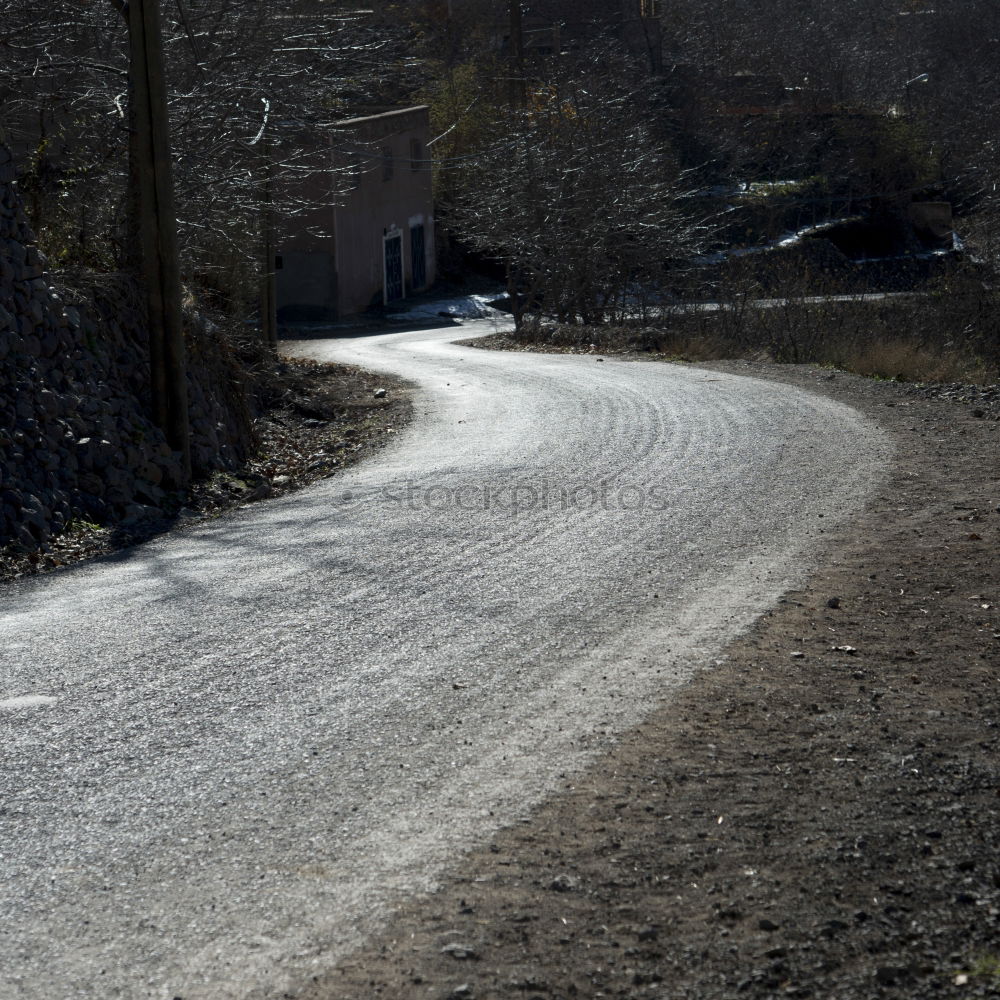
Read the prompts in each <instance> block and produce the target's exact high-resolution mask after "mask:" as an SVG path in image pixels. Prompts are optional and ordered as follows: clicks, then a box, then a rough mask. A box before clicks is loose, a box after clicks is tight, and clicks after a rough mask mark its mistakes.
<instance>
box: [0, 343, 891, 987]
mask: <svg viewBox="0 0 1000 1000" xmlns="http://www.w3.org/2000/svg"><path fill="white" fill-rule="evenodd" d="M470 326H472V325H471V324H468V325H467V326H466V328H465V329H463V330H458V331H456V330H455V329H454V328H451V329H447V330H437V331H421V332H414V333H406V334H393V335H386V336H373V337H367V338H363V339H361V338H359V339H354V340H341V341H310V342H305V343H301V344H298V345H292V347H293V349H295V350H297V351H299V352H300V353H303V354H308V355H310V356H312V357H318V358H330V359H333V358H336V359H339V360H345V361H351V362H354V363H359V364H364V365H367V366H368V367H371V368H375V369H377V370H385V371H391V372H394V373H397V374H400V375H403V376H405V377H407V378H409V379H411V380H412V381H413V382H414V383H415V384H416V385H417V386H418V387H419V388H418V392H417V395H416V419H415V421H414V423H413V424H412V425H411V426H410V427H409V428H408V429H407V430H405V431H404V432H402V433H400V434H399V436H398V438H397V440H396V442H395V443H394V444H393V445H392V446H391V447H390V448H388V449H387V450H386V451H385V452H383V453H382V454H381V455H380V456H379V457H378V458H376V459H375V460H372V461H370V462H368V463H366V464H364V465H362V466H360V467H358V468H357V469H355V470H354V471H352V472H350V473H348V474H345V475H341V476H338V477H337V478H335V479H333V480H330V481H328V482H326V483H324V484H322V485H319V486H317V487H315V488H312V489H310V490H308V491H307V492H304V493H300V494H298V495H295V496H293V497H289V498H286V499H283V500H279V501H274V502H269V503H263V504H256V505H253V506H252V507H250V508H247V509H246V510H244V511H241V512H239V513H237V514H236V515H235V516H230V517H225V518H222V519H219V520H218V521H215V522H212V523H208V524H205V525H203V526H201V527H198V528H195V529H193V530H187V531H184V532H180V533H177V534H175V535H173V536H171V537H166V538H163V539H161V540H158V541H156V542H154V543H151V544H148V545H145V546H143V547H141V548H139V549H136V550H134V551H133V552H131V553H128V554H127V555H126V556H125V557H123V558H119V559H115V560H112V561H109V562H106V563H101V564H96V565H90V566H84V567H80V568H77V569H73V570H70V571H66V572H61V573H57V574H54V575H52V576H50V577H48V578H41V579H37V580H33V581H30V582H27V583H24V584H20V585H15V586H12V587H8V588H6V589H5V590H4V591H0V866H2V867H0V871H2V879H0V997H2V998H4V1000H13V998H22V997H23V998H30V1000H43V998H44V1000H62V998H70V997H73V998H77V997H81V998H82V997H87V998H91V997H92V998H95V1000H96V998H100V1000H109V998H118V997H120V998H127V1000H136V998H142V997H155V998H158V1000H159V998H166V1000H170V998H174V997H181V998H183V1000H227V998H241V1000H244V998H247V997H254V998H257V997H274V996H279V995H280V993H281V991H282V990H283V989H286V988H287V989H291V988H294V986H295V984H296V983H301V982H303V981H304V980H305V979H307V978H308V977H309V976H310V975H311V974H312V972H314V971H315V970H317V969H322V968H325V967H327V966H328V965H329V964H331V963H332V962H333V961H334V960H335V959H336V958H337V957H338V956H340V955H343V954H344V953H346V951H348V950H349V949H350V948H351V947H353V946H354V945H356V944H357V943H359V942H360V940H362V939H363V936H364V934H365V932H366V929H367V928H370V927H372V926H374V925H375V924H377V922H378V921H379V919H380V918H381V917H382V916H383V915H384V913H385V912H386V907H387V906H391V903H392V901H393V899H395V898H399V897H400V895H405V894H409V893H412V892H415V891H419V890H422V889H426V888H428V887H431V886H432V885H433V883H434V879H435V877H436V873H438V872H440V871H441V869H442V866H443V865H446V864H447V862H448V861H449V859H451V858H454V857H455V856H456V855H457V853H458V852H460V851H461V850H462V849H463V848H464V847H466V846H467V845H469V844H472V843H475V842H480V841H482V840H483V839H484V838H485V837H488V835H489V832H490V831H491V830H492V829H494V828H495V827H496V826H497V825H499V824H501V823H510V822H516V821H517V820H518V818H519V817H521V816H523V815H524V814H525V813H526V811H527V810H528V809H529V808H530V807H531V805H532V804H533V803H535V802H537V801H539V800H540V799H541V798H543V797H544V796H545V795H546V794H548V793H550V792H551V791H552V790H553V789H557V788H558V787H559V786H560V785H561V784H565V783H566V782H567V781H568V780H570V779H569V777H568V776H569V775H570V774H571V772H572V771H574V770H577V769H579V768H580V767H582V766H583V765H585V764H586V762H587V760H588V759H589V757H590V756H591V755H592V754H593V753H594V752H596V751H597V750H599V749H600V748H601V747H602V746H604V745H606V742H607V741H608V740H610V739H612V738H613V734H614V733H615V732H616V731H620V730H621V729H622V728H624V727H627V726H629V725H631V724H633V723H635V722H637V721H638V720H639V719H641V718H642V716H643V713H644V711H645V710H646V708H647V707H649V706H650V705H652V704H653V702H654V701H655V700H656V699H658V698H661V697H663V696H668V695H669V691H670V688H671V686H673V685H676V684H678V683H679V682H681V681H682V680H683V679H684V678H685V677H687V676H689V675H690V673H691V672H692V671H693V670H696V669H698V668H701V667H704V666H706V665H709V666H710V665H711V663H712V660H713V657H715V656H717V655H718V651H719V650H720V649H721V648H722V646H723V645H724V644H725V642H726V641H727V640H728V639H729V638H730V637H731V636H732V635H734V634H735V633H736V632H737V631H738V630H739V629H740V628H741V627H742V626H744V625H745V624H746V623H748V622H749V621H751V620H753V618H754V617H756V616H757V615H758V614H759V613H761V612H762V611H763V610H764V609H766V608H767V607H768V606H769V605H770V604H772V603H773V601H774V600H775V598H776V597H777V596H778V594H779V593H780V592H781V591H782V590H783V589H784V588H786V587H787V586H789V585H790V584H792V583H794V582H795V581H796V580H798V579H800V578H801V577H802V575H803V574H804V573H805V572H806V571H807V569H808V567H809V565H810V564H811V561H813V560H814V559H815V558H816V557H817V553H818V552H820V551H821V550H822V547H823V545H824V539H825V537H826V534H827V533H829V532H830V531H831V530H832V529H833V528H834V527H835V526H836V525H837V524H838V522H839V521H840V519H842V518H846V517H850V515H851V512H852V511H854V510H856V509H858V507H859V505H861V504H863V503H864V502H865V500H866V498H867V497H868V496H869V494H870V492H871V490H872V489H873V488H874V487H875V485H876V483H877V482H878V479H879V476H880V472H881V470H882V468H884V466H885V464H886V461H887V459H888V457H889V456H888V451H889V448H888V445H887V444H886V442H885V440H884V438H883V437H882V435H881V434H880V432H879V431H878V429H877V428H876V427H874V426H873V425H871V424H870V423H869V422H868V421H866V420H865V419H863V418H862V417H861V416H859V415H858V414H857V413H856V412H854V411H852V410H850V409H848V408H846V407H844V406H842V405H840V404H837V403H835V402H832V401H830V400H827V399H824V398H822V397H820V396H816V395H812V394H807V393H804V392H801V391H799V390H795V389H792V388H789V387H787V386H779V385H777V384H773V383H766V382H762V381H755V380H751V379H741V378H736V377H733V376H730V375H717V374H714V373H711V372H708V371H705V370H703V369H688V368H684V367H678V366H666V365H659V364H637V363H627V362H615V361H604V362H601V361H597V360H596V359H595V358H593V357H564V356H558V357H557V356H544V355H535V354H530V355H529V354H516V353H492V352H484V351H478V350H475V349H471V348H460V347H456V346H451V345H449V343H448V341H449V340H450V339H453V338H454V337H456V336H468V335H469V334H470V332H472V331H471V330H470Z"/></svg>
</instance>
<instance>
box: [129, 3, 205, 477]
mask: <svg viewBox="0 0 1000 1000" xmlns="http://www.w3.org/2000/svg"><path fill="white" fill-rule="evenodd" d="M128 18H129V57H130V73H129V75H130V81H131V84H132V104H133V108H134V110H135V114H134V118H133V121H134V128H135V154H136V163H135V169H136V175H137V176H136V180H137V181H138V188H139V191H138V194H139V197H138V202H139V229H140V242H141V245H142V277H143V285H144V287H145V292H146V303H147V309H148V324H149V370H150V385H151V389H152V397H153V419H154V421H155V422H156V424H157V425H158V426H159V427H160V428H161V429H162V430H163V433H164V435H165V436H166V439H167V443H168V444H169V445H170V447H171V448H172V449H173V450H174V451H176V452H178V453H179V455H180V459H181V476H180V481H178V482H176V483H172V484H171V485H174V486H179V487H183V486H186V485H187V483H188V482H189V481H190V479H191V439H190V428H189V425H188V403H187V376H186V369H185V363H184V329H183V322H182V313H181V279H180V263H179V255H178V249H177V215H176V212H175V209H174V185H173V171H172V166H171V152H170V123H169V117H168V114H167V91H166V82H165V76H164V70H163V46H162V40H161V35H160V9H159V2H158V0H130V3H129V5H128Z"/></svg>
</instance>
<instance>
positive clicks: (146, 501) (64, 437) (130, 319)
mask: <svg viewBox="0 0 1000 1000" xmlns="http://www.w3.org/2000/svg"><path fill="white" fill-rule="evenodd" d="M143 317H144V310H143V308H142V304H141V302H140V301H139V299H138V297H137V295H136V293H135V289H134V287H133V286H132V285H131V284H130V283H129V282H128V281H127V280H126V279H125V278H123V277H121V276H106V275H105V276H95V275H89V276H88V278H87V280H85V281H83V282H81V281H80V280H77V281H76V282H75V283H74V284H73V285H72V286H69V285H64V286H62V287H60V288H58V289H57V288H56V287H54V286H53V283H52V278H51V277H50V275H49V274H48V272H47V265H46V261H45V259H44V257H43V256H42V255H41V253H40V252H39V251H38V249H37V247H36V245H35V239H34V235H33V233H32V232H31V229H30V226H29V225H28V223H27V220H26V218H25V215H24V211H23V208H22V205H21V202H20V198H19V195H18V193H17V189H16V185H15V184H14V183H13V181H12V180H11V179H10V175H9V173H8V174H5V173H3V172H0V548H3V547H5V546H8V545H11V544H14V545H15V546H18V547H23V548H28V549H36V548H39V547H43V546H44V544H45V542H46V539H47V538H49V537H50V536H51V535H52V534H53V533H57V532H59V531H60V530H62V528H63V527H64V526H65V525H66V524H67V522H69V521H70V520H71V519H74V518H76V519H81V520H86V521H90V522H97V523H99V524H110V523H115V522H119V521H123V520H129V519H138V518H141V517H144V516H149V515H152V514H154V513H157V510H158V508H159V507H160V506H161V505H162V504H164V503H165V502H166V501H167V500H168V499H169V497H168V494H167V492H166V488H167V486H168V485H169V484H170V483H172V482H175V481H176V477H177V473H178V471H179V468H178V456H177V455H176V454H174V453H173V452H172V451H171V449H170V447H169V446H168V445H167V443H166V441H165V440H164V437H163V434H162V433H161V431H160V430H159V429H158V428H157V427H155V426H154V425H153V423H152V421H151V419H150V413H151V410H150V400H149V365H148V361H147V351H146V342H147V337H146V330H145V327H144V319H143ZM186 327H187V328H186V331H185V336H186V340H187V350H188V362H189V363H188V369H189V375H188V394H189V399H190V418H191V428H192V460H193V464H194V466H195V469H196V471H198V472H200V473H206V472H208V471H210V470H212V469H215V468H233V467H235V466H237V465H238V464H239V463H240V462H241V461H242V460H243V459H244V458H245V457H246V455H247V453H248V451H249V448H250V446H251V440H252V421H251V414H250V405H249V403H248V398H247V390H246V386H245V380H244V375H243V370H242V368H241V366H240V365H239V364H238V363H237V361H236V359H235V358H234V357H233V355H232V352H231V351H230V350H229V348H228V345H227V344H226V342H225V340H224V338H223V337H222V336H221V335H220V334H219V332H218V331H217V330H215V329H214V328H213V327H212V326H211V325H210V324H208V323H207V322H205V321H204V320H202V319H200V318H199V317H198V316H197V315H195V314H193V313H192V314H189V315H188V316H187V322H186Z"/></svg>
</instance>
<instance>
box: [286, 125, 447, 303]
mask: <svg viewBox="0 0 1000 1000" xmlns="http://www.w3.org/2000/svg"><path fill="white" fill-rule="evenodd" d="M429 139H430V116H429V112H428V109H427V108H426V107H417V108H408V109H405V110H402V111H390V112H387V113H385V114H380V115H372V116H368V117H365V118H354V119H350V120H347V121H342V122H339V123H338V124H337V125H336V126H335V127H334V128H333V130H332V132H331V135H330V137H329V143H330V145H329V149H328V150H325V151H324V152H323V154H322V155H323V156H324V157H325V158H326V162H325V168H324V169H323V170H321V171H317V172H315V174H314V175H312V176H310V177H309V178H308V179H307V180H305V181H303V182H301V187H300V192H299V193H300V194H301V195H303V196H305V197H306V198H307V199H308V200H310V201H313V202H315V203H316V204H315V207H314V208H312V209H311V210H310V211H309V212H308V213H306V214H305V215H303V216H300V217H298V218H296V219H294V220H292V226H291V227H288V228H287V231H286V236H285V238H284V239H283V240H282V241H281V243H280V250H279V256H280V260H281V268H280V270H279V271H278V272H277V279H278V280H277V286H278V312H279V319H284V320H290V319H321V318H326V317H333V316H350V315H353V314H355V313H359V312H363V311H364V310H366V309H368V308H369V307H370V306H372V305H377V304H380V303H381V302H382V301H383V299H384V288H383V285H384V280H383V255H384V241H385V237H386V236H387V235H390V234H392V233H399V234H400V235H401V237H402V251H403V253H402V258H403V279H404V293H405V294H406V295H409V294H411V293H412V292H414V291H419V290H420V289H421V288H425V287H427V286H429V285H430V284H432V283H433V281H434V276H435V261H434V218H433V194H432V188H431V178H432V173H431V169H430V166H431V165H430V152H429V150H428V146H427V143H428V141H429ZM418 226H423V246H424V248H425V266H424V269H423V271H424V274H423V281H422V282H420V283H419V287H414V286H415V282H414V261H413V253H412V248H411V234H412V231H413V230H414V229H415V228H416V227H418ZM417 270H418V271H419V268H418V269H417ZM418 277H419V275H418Z"/></svg>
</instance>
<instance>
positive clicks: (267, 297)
mask: <svg viewBox="0 0 1000 1000" xmlns="http://www.w3.org/2000/svg"><path fill="white" fill-rule="evenodd" d="M267 125H268V123H267V119H266V118H265V120H264V129H265V133H264V137H263V152H264V190H263V204H262V206H261V230H262V232H261V237H262V238H261V256H262V257H263V260H262V261H261V264H262V272H261V278H260V334H261V339H262V340H263V341H264V343H265V344H267V345H268V347H270V348H271V350H274V351H276V350H277V349H278V291H277V275H276V274H275V270H274V269H275V250H276V247H275V239H274V163H273V162H272V160H271V141H270V139H269V138H268V136H267V131H266V130H267Z"/></svg>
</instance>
